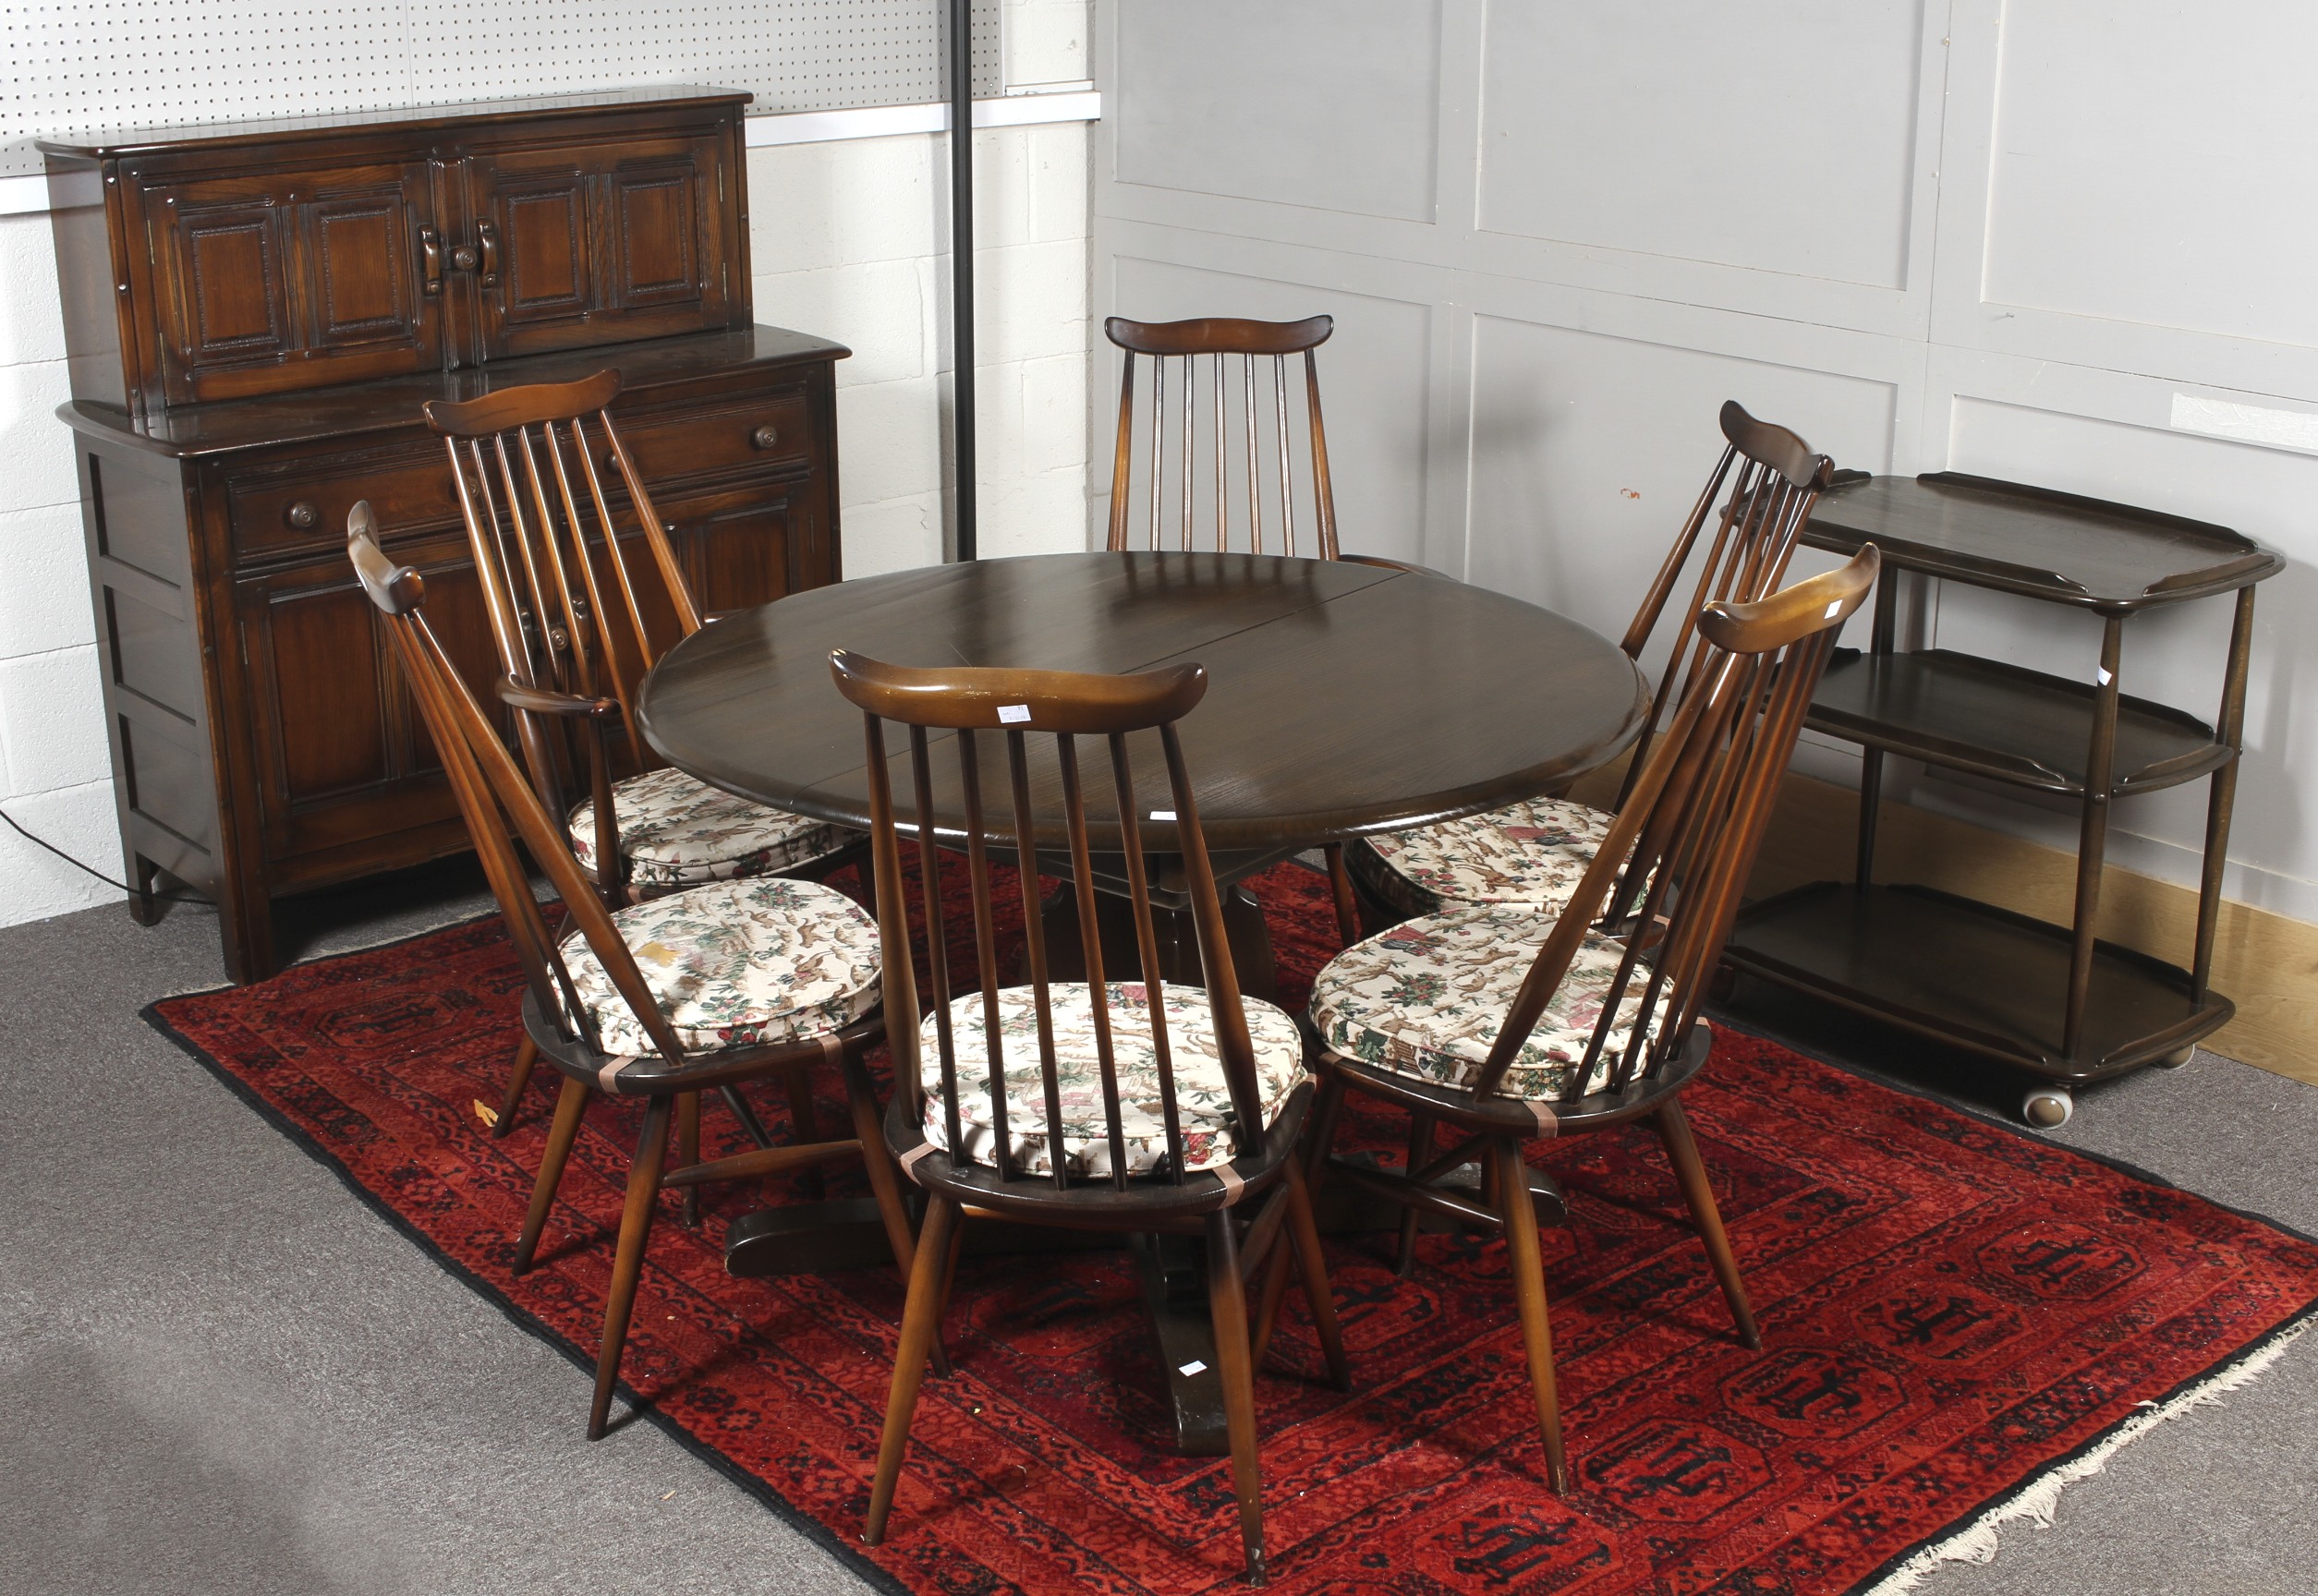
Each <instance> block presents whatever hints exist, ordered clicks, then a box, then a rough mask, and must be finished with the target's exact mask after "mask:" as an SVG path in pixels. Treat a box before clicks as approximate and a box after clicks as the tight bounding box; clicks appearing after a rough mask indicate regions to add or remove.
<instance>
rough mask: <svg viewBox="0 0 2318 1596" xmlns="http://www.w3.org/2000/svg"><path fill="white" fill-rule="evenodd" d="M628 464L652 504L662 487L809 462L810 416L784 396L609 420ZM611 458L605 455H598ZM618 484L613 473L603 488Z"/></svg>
mask: <svg viewBox="0 0 2318 1596" xmlns="http://www.w3.org/2000/svg"><path fill="white" fill-rule="evenodd" d="M613 419H614V420H615V421H617V422H618V424H619V428H620V441H621V442H623V443H625V444H626V445H627V451H628V458H629V459H631V460H633V461H635V462H636V468H637V470H638V471H640V472H642V473H643V475H644V486H645V487H646V488H647V489H649V490H650V491H651V493H652V494H653V496H654V497H655V498H657V497H658V496H659V494H660V491H661V485H662V484H663V483H668V482H674V481H677V480H679V479H689V478H696V477H713V476H717V475H720V474H722V473H724V472H728V471H742V470H750V469H756V470H761V469H763V468H764V467H766V466H776V465H780V464H782V463H783V462H787V463H792V464H802V463H803V462H804V461H806V460H807V459H809V458H811V456H812V453H813V450H812V437H813V432H812V412H811V410H810V409H809V408H808V407H807V405H806V402H805V395H804V394H802V393H783V394H779V395H777V396H767V397H765V398H762V399H750V400H745V401H743V402H742V403H740V404H738V405H717V406H716V407H714V408H712V409H705V410H689V409H687V410H661V411H655V412H650V413H648V414H645V415H640V416H636V417H627V416H615V417H613ZM603 453H604V454H605V456H606V457H607V459H608V457H609V456H610V454H611V451H610V450H609V449H605V450H604V451H603ZM617 480H618V475H617V468H616V467H614V468H613V470H612V475H611V477H610V479H609V480H608V481H607V483H606V486H607V487H608V486H611V485H612V483H614V482H616V481H617Z"/></svg>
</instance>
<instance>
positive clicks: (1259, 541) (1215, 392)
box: [1103, 316, 1338, 560]
mask: <svg viewBox="0 0 2318 1596" xmlns="http://www.w3.org/2000/svg"><path fill="white" fill-rule="evenodd" d="M1334 327H1335V320H1334V319H1333V318H1332V317H1328V316H1312V317H1307V318H1306V319H1305V320H1302V321H1249V320H1238V319H1235V318H1230V317H1202V318H1199V319H1196V320H1187V321H1133V320H1128V319H1127V318H1125V317H1123V316H1113V317H1110V319H1109V320H1106V321H1105V322H1104V323H1103V331H1104V333H1106V334H1108V335H1109V337H1110V341H1111V343H1113V344H1114V345H1118V347H1119V348H1120V349H1121V350H1122V351H1123V354H1124V357H1123V360H1122V362H1121V367H1120V379H1119V433H1118V442H1117V447H1116V451H1115V453H1114V456H1113V460H1112V466H1111V484H1110V541H1109V547H1110V549H1111V550H1113V551H1114V552H1122V551H1124V550H1127V549H1128V548H1130V547H1131V546H1132V537H1133V534H1132V530H1131V528H1132V526H1133V523H1134V522H1135V520H1136V519H1138V517H1137V516H1136V514H1135V504H1134V498H1135V494H1134V483H1135V478H1136V471H1135V430H1136V429H1135V357H1137V356H1138V355H1140V356H1143V357H1147V358H1148V359H1149V361H1150V365H1151V378H1150V384H1149V387H1150V405H1151V415H1150V422H1149V426H1148V433H1149V444H1148V450H1149V453H1148V456H1147V462H1146V466H1145V469H1144V471H1143V473H1142V477H1143V480H1144V483H1145V494H1144V501H1145V502H1144V508H1143V514H1142V515H1141V516H1140V517H1139V519H1140V520H1141V521H1142V522H1143V534H1144V545H1143V546H1144V547H1145V548H1147V549H1166V548H1175V549H1179V550H1190V549H1200V548H1205V549H1212V550H1217V551H1219V552H1220V551H1223V550H1229V549H1231V548H1232V546H1233V544H1234V542H1235V540H1237V539H1235V537H1234V530H1235V526H1236V530H1237V533H1238V537H1239V538H1240V539H1244V546H1245V548H1246V549H1247V550H1248V551H1249V552H1251V553H1256V554H1265V553H1280V554H1290V555H1294V554H1302V553H1305V552H1306V548H1305V544H1306V543H1308V544H1309V552H1310V553H1311V554H1312V555H1314V556H1317V558H1319V559H1323V560H1333V559H1336V558H1337V557H1338V550H1337V540H1336V500H1335V495H1334V493H1333V491H1332V490H1331V487H1330V484H1329V466H1328V433H1327V429H1326V428H1325V427H1324V426H1323V424H1322V421H1321V416H1320V371H1319V363H1318V360H1317V357H1316V356H1315V355H1314V351H1315V350H1317V348H1318V347H1319V346H1320V345H1322V344H1324V343H1326V342H1327V341H1328V337H1329V333H1330V332H1332V331H1333V330H1334ZM1292 355H1302V356H1303V357H1304V361H1303V364H1304V385H1303V386H1304V430H1305V433H1306V436H1307V439H1308V451H1307V453H1306V461H1307V464H1306V466H1305V482H1306V485H1307V489H1308V494H1309V498H1308V504H1309V508H1308V509H1306V510H1305V524H1306V525H1307V526H1309V528H1310V531H1309V535H1308V537H1307V536H1306V535H1305V533H1304V532H1302V531H1300V529H1299V526H1298V514H1297V498H1298V495H1297V492H1296V483H1295V478H1296V469H1295V458H1296V451H1295V448H1294V446H1293V441H1292V433H1293V431H1294V422H1293V419H1292V412H1293V410H1294V405H1293V404H1292V400H1291V398H1290V383H1289V378H1288V360H1289V357H1291V356H1292ZM1234 390H1236V391H1237V393H1238V397H1239V401H1240V405H1239V408H1240V418H1239V424H1238V425H1237V426H1236V427H1234V426H1233V425H1232V421H1231V418H1230V416H1229V411H1230V409H1231V397H1232V393H1233V391H1234ZM1202 393H1205V395H1206V398H1205V401H1204V402H1205V403H1206V405H1207V406H1208V413H1209V414H1208V425H1207V426H1206V427H1205V428H1202V427H1201V426H1200V425H1199V417H1198V409H1199V405H1200V403H1201V402H1202V401H1201V397H1200V396H1201V394H1202ZM1267 408H1268V410H1269V415H1268V416H1267V415H1266V414H1265V412H1266V410H1267ZM1171 415H1172V417H1174V424H1173V427H1172V429H1170V426H1169V417H1170V416H1171ZM1171 430H1172V439H1171V438H1170V431H1171ZM1203 434H1204V436H1205V437H1206V439H1207V440H1208V447H1207V450H1206V453H1207V454H1208V459H1207V460H1206V462H1205V463H1204V465H1203V464H1202V462H1201V461H1200V459H1199V456H1200V454H1201V453H1202V449H1201V439H1202V436H1203ZM1234 434H1236V439H1235V438H1234ZM1235 442H1236V445H1237V446H1236V447H1235V446H1234V443H1235ZM1170 447H1172V450H1173V457H1172V462H1171V461H1170V453H1169V452H1170ZM1267 447H1268V449H1269V452H1270V453H1269V459H1268V460H1267V459H1266V451H1267ZM1171 480H1172V484H1173V492H1172V494H1170V493H1169V491H1168V489H1169V484H1170V481H1171ZM1209 488H1212V490H1213V491H1212V493H1211V494H1210V492H1209V491H1208V489H1209ZM1170 497H1172V499H1173V501H1174V504H1173V508H1172V510H1171V511H1170V509H1169V507H1168V500H1169V498H1170ZM1210 505H1212V515H1208V514H1203V512H1204V511H1206V510H1207V509H1208V507H1209V506H1210ZM1267 518H1270V519H1271V521H1272V526H1273V530H1270V531H1268V530H1267V528H1266V521H1267ZM1203 521H1205V522H1206V525H1205V526H1202V525H1201V523H1202V522H1203Z"/></svg>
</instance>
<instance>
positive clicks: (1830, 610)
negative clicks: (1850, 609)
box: [1819, 598, 1843, 621]
mask: <svg viewBox="0 0 2318 1596" xmlns="http://www.w3.org/2000/svg"><path fill="white" fill-rule="evenodd" d="M1842 608H1843V600H1842V599H1840V598H1838V599H1837V600H1836V601H1835V602H1834V603H1832V604H1830V605H1828V606H1827V612H1826V614H1824V615H1822V616H1820V617H1819V619H1820V620H1822V621H1832V620H1834V619H1835V612H1836V611H1838V610H1840V609H1842Z"/></svg>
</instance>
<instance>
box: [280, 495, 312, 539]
mask: <svg viewBox="0 0 2318 1596" xmlns="http://www.w3.org/2000/svg"><path fill="white" fill-rule="evenodd" d="M282 519H283V520H285V521H287V522H288V523H289V524H290V525H291V526H295V527H297V529H298V530H299V531H300V532H310V531H312V530H313V529H314V528H315V527H317V526H321V525H322V506H321V505H319V504H317V503H315V502H313V501H312V500H311V499H300V500H299V501H298V502H297V503H295V504H292V505H291V506H290V507H289V508H288V509H287V510H285V511H283V512H282Z"/></svg>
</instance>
